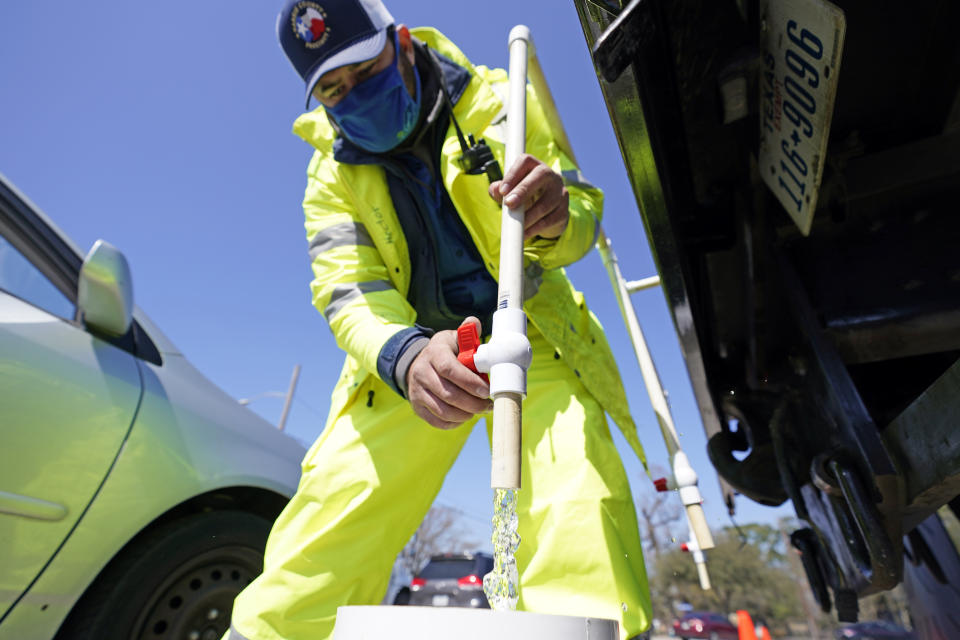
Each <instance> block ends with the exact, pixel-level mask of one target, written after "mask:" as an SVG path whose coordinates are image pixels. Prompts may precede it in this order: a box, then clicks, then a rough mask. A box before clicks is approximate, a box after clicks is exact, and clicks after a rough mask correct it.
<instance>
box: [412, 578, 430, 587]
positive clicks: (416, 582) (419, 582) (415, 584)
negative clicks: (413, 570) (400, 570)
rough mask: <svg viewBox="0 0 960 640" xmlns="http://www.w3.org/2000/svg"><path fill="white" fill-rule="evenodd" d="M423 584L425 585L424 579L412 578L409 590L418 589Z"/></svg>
mask: <svg viewBox="0 0 960 640" xmlns="http://www.w3.org/2000/svg"><path fill="white" fill-rule="evenodd" d="M425 584H427V580H426V578H414V579H413V580H411V581H410V588H411V589H419V588H420V587H422V586H423V585H425Z"/></svg>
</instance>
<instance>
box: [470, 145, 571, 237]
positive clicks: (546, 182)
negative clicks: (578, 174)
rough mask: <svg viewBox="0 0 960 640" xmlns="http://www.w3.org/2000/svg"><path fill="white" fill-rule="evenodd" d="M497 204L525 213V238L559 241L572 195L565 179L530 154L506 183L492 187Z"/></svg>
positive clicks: (522, 158)
mask: <svg viewBox="0 0 960 640" xmlns="http://www.w3.org/2000/svg"><path fill="white" fill-rule="evenodd" d="M489 193H490V197H491V198H493V199H494V200H496V201H497V204H500V205H503V204H506V205H507V206H508V207H510V208H511V209H523V210H524V211H525V216H524V222H523V239H524V240H529V239H530V238H532V237H534V236H540V237H541V238H559V237H560V234H561V233H563V230H564V229H566V228H567V221H568V220H569V219H570V209H569V205H570V195H569V194H568V193H567V188H566V187H565V186H563V178H561V177H560V174H558V173H556V172H555V171H554V170H553V169H551V168H550V167H548V166H547V165H545V164H544V163H543V162H541V161H540V160H537V159H536V158H534V157H533V156H531V155H530V154H527V153H525V154H523V155H522V156H520V157H519V158H517V161H516V162H514V163H513V166H512V167H510V169H509V171H507V173H506V175H504V176H503V180H497V181H496V182H493V183H491V184H490V189H489Z"/></svg>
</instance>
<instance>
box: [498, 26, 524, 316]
mask: <svg viewBox="0 0 960 640" xmlns="http://www.w3.org/2000/svg"><path fill="white" fill-rule="evenodd" d="M529 43H530V29H528V28H527V27H525V26H524V25H522V24H518V25H517V26H515V27H514V28H513V29H511V30H510V71H509V73H510V97H509V100H508V105H507V140H506V143H507V144H506V152H505V157H504V172H505V173H506V172H507V171H509V170H510V168H511V167H512V166H513V164H514V163H515V162H516V161H517V158H519V157H520V156H521V155H523V153H524V150H525V148H526V138H527V47H528V46H529ZM514 186H515V185H514ZM523 214H524V211H523V208H522V207H520V208H517V209H511V208H510V207H508V206H506V205H503V210H502V215H501V219H500V288H499V290H498V295H497V302H498V304H497V309H505V308H518V309H519V308H522V306H523V218H524V216H523Z"/></svg>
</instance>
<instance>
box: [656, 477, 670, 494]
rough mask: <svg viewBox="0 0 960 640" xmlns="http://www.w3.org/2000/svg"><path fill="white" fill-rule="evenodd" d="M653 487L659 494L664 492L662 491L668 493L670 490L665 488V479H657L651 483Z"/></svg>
mask: <svg viewBox="0 0 960 640" xmlns="http://www.w3.org/2000/svg"><path fill="white" fill-rule="evenodd" d="M653 486H654V487H656V489H657V491H658V492H661V493H662V492H664V491H669V490H670V489H669V488H668V487H667V479H666V478H657V479H656V480H654V481H653Z"/></svg>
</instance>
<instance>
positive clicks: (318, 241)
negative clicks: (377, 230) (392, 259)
mask: <svg viewBox="0 0 960 640" xmlns="http://www.w3.org/2000/svg"><path fill="white" fill-rule="evenodd" d="M346 246H364V247H372V246H373V240H372V239H371V238H370V234H369V233H368V232H367V228H366V227H364V226H363V224H361V223H359V222H341V223H340V224H334V225H331V226H329V227H327V228H326V229H322V230H320V231H318V232H316V233H315V234H313V237H312V238H310V260H311V261H312V260H315V259H316V258H317V256H318V255H320V254H321V253H323V252H324V251H329V250H330V249H334V248H336V247H346Z"/></svg>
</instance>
